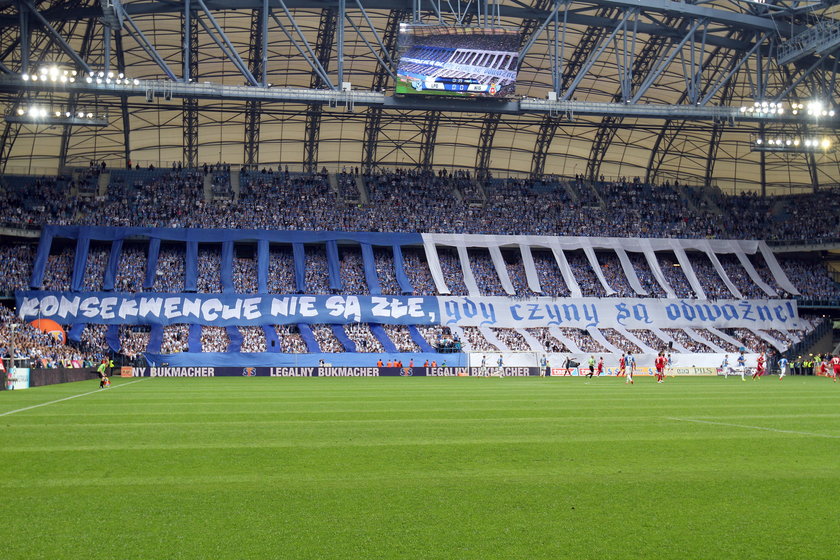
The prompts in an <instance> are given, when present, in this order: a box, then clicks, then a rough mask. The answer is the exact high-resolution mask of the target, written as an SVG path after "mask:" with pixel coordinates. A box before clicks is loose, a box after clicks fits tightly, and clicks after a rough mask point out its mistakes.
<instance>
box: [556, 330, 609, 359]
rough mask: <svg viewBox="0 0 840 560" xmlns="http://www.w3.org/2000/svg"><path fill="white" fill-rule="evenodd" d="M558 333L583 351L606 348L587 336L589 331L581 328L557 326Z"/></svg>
mask: <svg viewBox="0 0 840 560" xmlns="http://www.w3.org/2000/svg"><path fill="white" fill-rule="evenodd" d="M559 329H560V334H562V335H563V336H565V337H566V338H568V339H569V340H572V341H573V342H574V343H575V344H577V346H578V348H580V349H581V350H583V351H584V352H587V353H589V352H606V351H607V349H606V348H604V346H603V345H602V344H601V343H600V342H598V341H597V340H595V339H594V338H592V337H591V336H589V333H587V332H586V331H584V330H582V329H574V328H569V327H559Z"/></svg>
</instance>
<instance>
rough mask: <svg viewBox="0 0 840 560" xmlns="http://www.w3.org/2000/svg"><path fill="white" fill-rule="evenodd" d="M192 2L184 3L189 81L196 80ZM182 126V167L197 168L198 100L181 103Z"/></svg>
mask: <svg viewBox="0 0 840 560" xmlns="http://www.w3.org/2000/svg"><path fill="white" fill-rule="evenodd" d="M191 1H192V0H185V3H184V17H183V20H184V40H185V41H187V42H188V44H189V48H187V49H184V53H185V56H187V55H188V58H185V59H184V62H183V64H184V67H183V73H184V76H185V77H186V76H190V78H189V79H190V80H192V81H194V82H195V81H197V80H198V24H199V19H198V17H197V16H196V14H193V13H191V7H190V3H191ZM182 113H183V114H182V126H183V130H184V145H183V148H184V165H185V166H186V167H198V99H195V98H191V99H189V98H185V99H184V100H183V102H182Z"/></svg>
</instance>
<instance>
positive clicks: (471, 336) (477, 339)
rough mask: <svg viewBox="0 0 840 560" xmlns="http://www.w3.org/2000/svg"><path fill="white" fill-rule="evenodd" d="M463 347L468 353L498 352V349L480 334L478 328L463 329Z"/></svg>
mask: <svg viewBox="0 0 840 560" xmlns="http://www.w3.org/2000/svg"><path fill="white" fill-rule="evenodd" d="M463 331H464V338H465V341H464V342H465V343H466V344H465V346H466V349H467V350H468V351H470V352H498V351H499V349H498V348H496V347H495V346H494V345H493V344H490V342H489V341H488V340H487V339H486V338H485V337H484V335H483V334H481V331H480V330H478V327H463Z"/></svg>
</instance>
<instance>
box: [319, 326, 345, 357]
mask: <svg viewBox="0 0 840 560" xmlns="http://www.w3.org/2000/svg"><path fill="white" fill-rule="evenodd" d="M311 328H312V335H313V336H314V337H315V341H316V342H317V343H318V348H320V349H321V352H335V353H338V352H344V346H342V345H341V342H339V340H338V339H337V338H336V337H335V333H333V330H332V328H331V327H330V326H329V325H311Z"/></svg>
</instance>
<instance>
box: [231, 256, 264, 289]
mask: <svg viewBox="0 0 840 560" xmlns="http://www.w3.org/2000/svg"><path fill="white" fill-rule="evenodd" d="M233 289H234V291H235V292H236V293H237V294H256V293H257V291H259V287H258V286H257V261H256V260H255V259H253V258H245V257H234V259H233Z"/></svg>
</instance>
